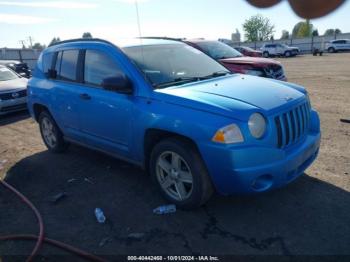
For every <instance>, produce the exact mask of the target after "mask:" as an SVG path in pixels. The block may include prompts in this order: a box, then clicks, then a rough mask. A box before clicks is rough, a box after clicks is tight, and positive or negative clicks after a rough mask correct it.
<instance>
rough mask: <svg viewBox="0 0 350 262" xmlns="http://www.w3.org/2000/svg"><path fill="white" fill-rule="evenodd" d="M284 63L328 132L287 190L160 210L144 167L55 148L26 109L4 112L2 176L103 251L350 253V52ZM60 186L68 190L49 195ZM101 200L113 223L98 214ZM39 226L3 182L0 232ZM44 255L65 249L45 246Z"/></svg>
mask: <svg viewBox="0 0 350 262" xmlns="http://www.w3.org/2000/svg"><path fill="white" fill-rule="evenodd" d="M280 61H281V62H282V63H283V64H284V65H285V68H286V71H287V75H288V78H289V81H291V82H295V83H298V84H302V85H304V86H306V87H307V89H308V90H309V92H310V94H311V99H312V104H313V106H314V107H315V108H316V109H317V110H318V111H319V112H320V116H321V121H322V132H323V142H322V147H321V151H320V156H319V158H318V159H317V161H316V162H315V164H314V165H313V166H312V167H311V168H309V169H308V170H307V172H306V174H305V175H304V176H303V177H301V178H300V179H298V180H297V181H296V182H294V183H293V184H291V185H289V186H288V187H286V188H283V189H280V190H277V191H274V192H270V193H267V194H263V195H258V196H254V197H238V196H232V197H221V196H214V197H213V199H212V200H211V201H210V202H209V203H208V204H207V205H206V206H205V207H203V208H202V209H199V210H196V211H192V212H184V211H178V212H177V213H175V214H171V215H166V216H156V215H153V213H152V209H153V208H155V207H157V206H159V205H161V204H164V200H163V199H162V198H161V197H160V195H159V194H158V193H157V190H156V189H155V187H154V186H153V185H152V184H151V182H150V181H149V179H148V177H147V176H146V175H145V174H144V173H143V172H142V171H141V170H139V169H137V168H135V167H134V166H132V165H129V164H127V163H125V162H121V161H118V160H115V159H113V158H110V157H108V156H105V155H103V154H100V153H96V152H93V151H90V150H86V149H82V148H80V147H77V146H72V147H71V148H70V150H69V151H68V153H67V154H63V155H52V154H50V153H48V152H47V151H46V148H45V147H44V145H43V143H42V141H41V138H40V136H39V132H38V127H37V124H36V123H35V122H34V121H33V120H31V119H29V118H28V116H27V115H26V114H14V115H10V116H6V117H2V118H1V119H0V163H2V164H1V167H0V169H1V170H0V177H2V178H6V181H7V182H9V183H11V184H12V185H13V186H15V187H16V188H18V189H19V190H20V191H21V192H23V193H24V194H25V195H26V196H27V197H29V198H30V199H31V200H32V201H33V203H34V204H35V205H36V206H37V207H38V209H39V210H40V211H41V213H42V215H43V217H44V222H45V229H46V235H47V236H48V237H51V238H55V239H57V240H61V241H64V242H66V243H69V244H73V245H75V246H78V247H80V248H82V249H85V250H87V251H90V252H93V253H95V254H99V255H120V254H122V255H126V254H128V255H156V254H157V255H159V254H173V255H174V254H187V255H190V254H208V255H222V254H235V255H267V254H268V255H288V256H292V255H350V223H349V221H350V124H348V123H341V122H340V119H341V118H346V119H350V105H349V104H350V54H334V55H325V56H323V57H312V56H304V57H297V58H291V59H280ZM72 179H73V180H72ZM69 180H70V182H68V181H69ZM60 192H66V193H67V194H68V196H67V197H66V198H64V199H62V201H60V202H58V203H57V204H53V203H51V202H50V200H51V198H52V197H53V196H54V195H56V194H57V193H60ZM95 207H101V208H102V209H103V210H104V212H105V214H106V216H107V218H108V219H107V223H106V224H102V225H101V224H98V223H97V222H96V220H95V217H94V214H93V211H94V208H95ZM37 232H38V227H37V223H36V220H35V217H34V215H33V214H32V213H31V211H30V210H29V209H28V208H27V207H25V206H24V205H23V204H22V203H21V202H20V201H19V200H18V199H17V198H16V197H14V196H13V195H12V193H10V192H9V191H7V190H6V189H5V188H3V187H0V235H4V234H10V233H11V234H14V233H33V234H35V233H37ZM131 233H142V234H141V235H139V236H138V237H137V238H133V237H130V236H129V234H131ZM33 245H34V243H33V242H7V243H0V254H3V255H14V254H15V255H25V254H29V253H30V251H31V249H32V248H33ZM40 254H42V255H44V256H47V255H50V254H51V255H52V254H56V255H57V254H58V255H64V254H65V253H64V252H62V251H60V250H58V249H53V248H50V247H47V246H45V247H44V248H43V249H42V250H41V253H40ZM65 258H66V259H67V258H68V257H65ZM348 258H349V257H348ZM14 259H15V258H14V257H11V258H10V259H9V261H12V260H14ZM51 259H52V258H51ZM60 259H62V257H60V258H57V260H58V261H59V260H60ZM70 259H71V260H72V261H75V258H70ZM114 259H116V258H115V257H114ZM339 259H340V257H338V258H337V260H339ZM343 259H346V258H344V257H343ZM0 261H1V258H0ZM3 261H7V260H5V259H4V260H3ZM50 261H51V260H50Z"/></svg>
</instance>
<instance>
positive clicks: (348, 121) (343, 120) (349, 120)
mask: <svg viewBox="0 0 350 262" xmlns="http://www.w3.org/2000/svg"><path fill="white" fill-rule="evenodd" d="M340 122H343V123H348V124H350V119H344V118H342V119H340Z"/></svg>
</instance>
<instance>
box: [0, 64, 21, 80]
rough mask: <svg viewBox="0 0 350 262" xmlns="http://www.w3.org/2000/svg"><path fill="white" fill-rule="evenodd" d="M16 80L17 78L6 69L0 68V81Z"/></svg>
mask: <svg viewBox="0 0 350 262" xmlns="http://www.w3.org/2000/svg"><path fill="white" fill-rule="evenodd" d="M16 78H18V76H17V75H16V74H15V73H14V72H12V71H11V70H9V69H7V68H6V67H0V81H8V80H13V79H16Z"/></svg>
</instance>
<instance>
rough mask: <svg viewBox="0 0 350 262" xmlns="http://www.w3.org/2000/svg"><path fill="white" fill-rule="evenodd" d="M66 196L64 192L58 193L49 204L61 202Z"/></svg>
mask: <svg viewBox="0 0 350 262" xmlns="http://www.w3.org/2000/svg"><path fill="white" fill-rule="evenodd" d="M66 196H67V193H66V192H61V193H58V194H56V195H54V196H53V197H52V198H51V202H52V203H53V204H57V203H58V202H59V201H60V200H62V199H63V198H65V197H66Z"/></svg>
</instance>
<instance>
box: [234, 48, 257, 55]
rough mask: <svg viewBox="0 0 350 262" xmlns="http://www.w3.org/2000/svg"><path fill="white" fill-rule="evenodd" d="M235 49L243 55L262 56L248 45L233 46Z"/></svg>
mask: <svg viewBox="0 0 350 262" xmlns="http://www.w3.org/2000/svg"><path fill="white" fill-rule="evenodd" d="M235 49H236V50H237V51H238V52H240V53H241V54H243V55H245V56H251V57H262V52H261V51H257V50H254V49H253V48H250V47H248V46H235Z"/></svg>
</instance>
